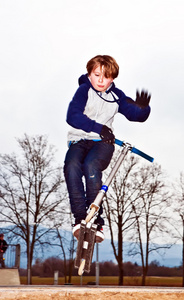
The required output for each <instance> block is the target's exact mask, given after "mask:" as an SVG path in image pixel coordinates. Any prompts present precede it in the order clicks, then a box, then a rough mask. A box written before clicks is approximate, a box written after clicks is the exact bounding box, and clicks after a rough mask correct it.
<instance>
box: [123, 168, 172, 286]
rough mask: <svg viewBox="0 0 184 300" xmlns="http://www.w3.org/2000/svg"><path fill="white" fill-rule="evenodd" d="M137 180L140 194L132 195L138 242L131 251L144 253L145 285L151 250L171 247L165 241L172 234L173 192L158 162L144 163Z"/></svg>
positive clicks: (135, 175)
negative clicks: (133, 197) (169, 225)
mask: <svg viewBox="0 0 184 300" xmlns="http://www.w3.org/2000/svg"><path fill="white" fill-rule="evenodd" d="M133 182H134V189H135V190H136V191H137V193H138V197H136V199H135V200H133V199H132V210H133V213H134V215H135V220H136V222H135V223H134V233H133V235H132V236H131V241H135V242H136V244H135V245H136V247H134V248H133V249H131V250H130V251H129V253H130V254H133V255H136V254H139V255H140V256H141V261H142V285H145V280H146V275H147V272H148V264H149V262H148V261H149V255H150V253H151V252H153V251H159V250H160V249H165V248H169V247H171V245H169V244H166V243H165V244H164V243H163V241H164V237H165V240H166V238H167V237H168V235H169V234H170V231H169V228H168V224H169V215H170V211H169V208H170V200H171V194H170V192H169V191H168V190H169V189H168V187H167V186H166V184H165V183H164V182H165V180H164V178H163V172H162V170H161V167H160V166H159V165H157V164H153V165H147V166H142V167H141V168H140V170H139V174H137V173H134V178H133ZM167 234H168V235H167ZM158 240H160V241H161V244H160V243H158ZM156 241H157V242H156ZM162 243H163V244H162Z"/></svg>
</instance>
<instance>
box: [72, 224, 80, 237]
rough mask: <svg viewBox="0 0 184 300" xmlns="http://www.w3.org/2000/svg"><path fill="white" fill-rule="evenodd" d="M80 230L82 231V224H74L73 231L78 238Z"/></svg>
mask: <svg viewBox="0 0 184 300" xmlns="http://www.w3.org/2000/svg"><path fill="white" fill-rule="evenodd" d="M79 231H80V224H75V225H73V230H72V233H73V235H74V237H76V239H77V240H78V238H79Z"/></svg>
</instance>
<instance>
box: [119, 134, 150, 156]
mask: <svg viewBox="0 0 184 300" xmlns="http://www.w3.org/2000/svg"><path fill="white" fill-rule="evenodd" d="M115 144H116V145H118V146H121V147H122V146H123V145H125V144H126V143H125V142H123V141H120V140H118V139H115ZM128 145H129V144H128ZM130 151H131V152H132V153H135V154H138V155H139V156H141V157H143V158H145V159H147V160H149V161H150V162H153V161H154V158H153V157H151V156H149V155H148V154H146V153H144V152H142V151H141V150H139V149H137V148H135V147H132V146H131V145H130Z"/></svg>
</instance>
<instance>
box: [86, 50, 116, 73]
mask: <svg viewBox="0 0 184 300" xmlns="http://www.w3.org/2000/svg"><path fill="white" fill-rule="evenodd" d="M98 66H100V67H101V68H102V66H104V75H105V77H106V78H110V77H111V78H113V79H115V78H116V77H117V76H118V73H119V66H118V64H117V62H116V61H115V59H114V58H113V57H111V56H109V55H97V56H95V57H93V58H92V59H90V60H89V61H88V63H87V65H86V68H87V71H88V75H90V74H91V72H92V71H93V70H94V69H96V68H97V67H98Z"/></svg>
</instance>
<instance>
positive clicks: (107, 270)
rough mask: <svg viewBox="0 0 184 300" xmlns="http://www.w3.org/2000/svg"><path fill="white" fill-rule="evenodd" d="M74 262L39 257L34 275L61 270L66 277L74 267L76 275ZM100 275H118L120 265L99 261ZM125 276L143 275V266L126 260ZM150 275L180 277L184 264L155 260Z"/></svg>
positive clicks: (33, 271) (93, 268)
mask: <svg viewBox="0 0 184 300" xmlns="http://www.w3.org/2000/svg"><path fill="white" fill-rule="evenodd" d="M73 265H74V262H73V261H70V260H67V261H64V260H61V259H58V258H56V257H50V258H47V259H45V260H44V261H41V260H40V259H37V260H36V262H35V264H34V265H33V266H32V276H39V277H53V276H54V272H55V271H59V277H64V276H65V275H67V273H68V272H69V269H70V268H73V271H72V275H73V276H76V275H77V272H78V270H77V269H75V268H74V266H73ZM99 269H100V276H118V265H117V264H116V263H114V262H112V261H105V262H100V263H99ZM123 270H124V276H141V275H142V267H141V266H139V265H138V264H136V263H131V262H125V263H124V264H123ZM95 271H96V263H95V262H93V263H92V265H91V271H90V273H88V274H87V275H89V276H95ZM26 274H27V270H26V269H20V275H21V276H26ZM148 276H167V277H175V276H176V277H180V276H182V266H179V267H172V268H170V267H166V266H160V265H159V262H158V261H153V262H151V263H150V264H149V271H148Z"/></svg>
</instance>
